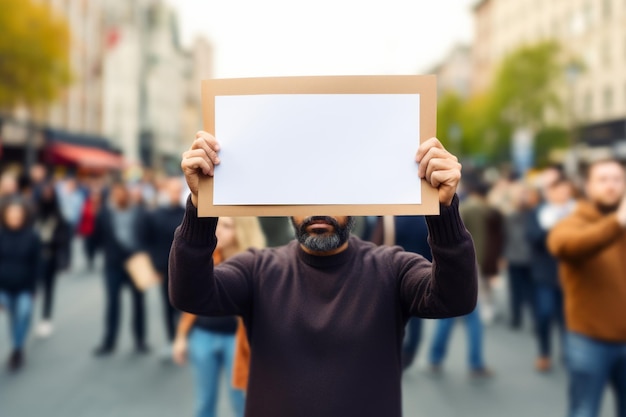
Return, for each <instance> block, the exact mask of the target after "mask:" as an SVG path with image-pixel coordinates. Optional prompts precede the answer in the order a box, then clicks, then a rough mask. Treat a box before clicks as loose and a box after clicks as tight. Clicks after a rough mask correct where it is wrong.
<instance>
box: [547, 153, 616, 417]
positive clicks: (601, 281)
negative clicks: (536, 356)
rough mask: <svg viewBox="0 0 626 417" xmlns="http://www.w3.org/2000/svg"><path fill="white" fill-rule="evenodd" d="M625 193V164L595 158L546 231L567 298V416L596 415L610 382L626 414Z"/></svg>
mask: <svg viewBox="0 0 626 417" xmlns="http://www.w3.org/2000/svg"><path fill="white" fill-rule="evenodd" d="M624 193H626V172H625V171H624V167H623V166H622V165H621V164H620V163H619V162H618V161H617V160H613V159H606V160H599V161H595V162H593V163H592V164H591V165H590V166H589V168H588V169H587V173H586V178H585V194H586V199H585V200H582V201H580V202H579V203H578V205H577V207H576V209H575V210H574V212H573V213H572V214H571V215H570V216H569V217H566V218H565V219H563V220H562V221H561V222H560V223H557V224H556V225H555V226H554V227H553V228H552V230H551V231H550V234H549V235H548V248H549V249H550V251H551V252H552V254H553V255H554V256H556V257H557V259H558V260H559V273H560V278H561V284H562V286H563V296H564V299H565V326H566V328H567V333H566V336H565V359H566V360H567V368H568V373H569V411H568V414H567V415H568V416H569V417H594V416H597V415H598V411H599V409H600V404H601V403H602V396H603V394H604V388H605V386H606V385H607V384H610V385H612V387H613V389H614V392H615V398H616V403H617V413H616V414H615V415H616V416H619V417H626V262H625V260H626V198H625V197H624Z"/></svg>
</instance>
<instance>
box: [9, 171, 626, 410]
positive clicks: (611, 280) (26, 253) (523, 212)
mask: <svg viewBox="0 0 626 417" xmlns="http://www.w3.org/2000/svg"><path fill="white" fill-rule="evenodd" d="M625 190H626V180H625V176H624V169H623V167H622V166H621V165H620V164H619V163H618V162H617V161H613V160H602V161H598V162H596V163H594V164H592V165H591V166H590V167H589V168H588V170H587V171H586V172H585V175H584V176H583V181H582V182H580V183H574V182H573V181H572V179H570V178H568V177H567V176H566V175H565V173H564V171H563V170H562V169H561V168H560V167H548V168H545V169H543V170H540V171H539V170H536V171H533V172H531V173H529V174H528V175H525V176H524V177H523V178H518V179H510V178H506V177H502V178H499V179H498V180H497V181H491V182H488V181H487V180H486V178H485V176H483V175H478V174H470V175H466V176H465V177H464V178H463V182H462V185H461V188H459V190H458V195H459V199H460V203H459V213H460V215H461V218H462V220H463V223H464V224H465V226H466V228H467V230H468V231H469V232H470V233H471V236H472V238H473V242H474V247H475V252H476V261H477V272H478V277H479V302H478V304H477V306H476V308H474V309H473V310H472V311H471V312H470V313H469V314H466V315H464V316H462V317H461V319H462V321H463V324H464V325H465V326H466V328H467V349H468V355H467V358H468V359H467V362H468V371H469V375H470V376H471V377H472V378H481V379H488V378H491V377H493V376H494V375H495V374H496V371H497V370H494V369H492V368H491V367H490V366H488V364H487V363H486V355H485V352H484V348H483V344H484V339H485V334H486V332H488V328H486V325H489V324H491V323H492V322H494V321H496V320H506V321H507V325H508V326H510V328H511V330H512V331H519V330H520V329H523V328H525V327H528V324H526V325H525V323H526V321H527V320H530V327H531V328H532V334H533V335H534V337H535V339H536V346H537V348H536V360H535V363H534V364H533V366H534V369H535V370H536V371H537V372H540V373H545V372H549V371H550V370H551V369H553V368H554V367H555V366H559V365H558V364H562V365H561V366H563V367H565V368H566V369H567V371H568V375H569V388H568V398H569V410H570V411H569V413H570V414H569V415H570V416H572V417H573V416H592V415H595V414H593V413H595V412H597V409H598V407H599V404H600V401H601V398H602V393H603V390H604V387H605V385H607V384H609V383H610V384H612V386H613V388H614V390H615V393H616V398H617V401H618V410H619V411H618V413H619V414H618V415H620V416H622V415H625V414H624V413H626V327H625V326H626V320H624V319H623V317H625V316H624V313H626V311H624V308H625V306H626V303H624V299H625V297H626V279H624V270H625V269H624V268H625V267H624V261H623V259H624V256H623V254H622V252H624V250H626V234H625V233H624V228H625V227H626V202H624V201H625V200H624V197H623V195H624V191H625ZM187 194H188V191H187V190H186V185H185V182H184V180H183V179H182V178H181V177H174V178H165V177H163V178H159V179H158V180H157V179H155V178H149V179H148V178H142V179H139V180H134V181H128V180H127V181H123V180H121V179H115V178H114V177H112V176H98V177H95V176H88V177H85V178H75V177H69V176H68V177H53V175H52V172H50V171H49V170H48V169H47V168H46V167H44V166H42V165H36V166H35V167H33V169H32V170H31V171H30V173H29V176H28V177H27V178H26V179H24V178H23V177H22V178H20V177H17V176H14V175H12V174H11V173H10V172H7V173H4V174H3V175H2V176H1V177H0V309H2V310H4V311H2V313H4V314H2V315H5V316H6V317H7V318H8V320H9V323H10V325H9V329H10V337H11V345H12V348H13V350H12V352H11V354H10V357H9V358H8V362H7V366H8V368H9V369H10V370H11V371H13V372H15V371H18V370H20V369H21V368H22V367H23V366H24V363H25V346H26V343H27V339H28V336H29V334H30V328H31V323H32V322H33V321H34V318H33V317H32V316H33V312H34V311H35V301H38V302H40V303H41V307H40V309H39V311H41V318H40V319H39V320H38V321H37V326H36V327H35V328H34V336H36V337H50V336H52V335H53V333H54V325H53V311H54V309H53V307H54V300H55V282H56V277H57V275H58V274H59V273H60V272H61V271H64V270H67V269H68V268H70V267H71V265H72V247H73V245H72V240H73V239H74V238H76V237H78V238H80V239H81V240H82V242H83V244H84V247H83V249H84V256H85V257H86V259H87V260H88V266H89V268H90V269H93V268H94V258H95V256H96V253H97V252H98V251H101V252H102V253H103V254H104V268H103V271H102V275H103V282H104V286H103V288H104V294H103V296H104V299H105V310H104V311H103V322H104V326H103V333H102V339H101V340H100V341H99V343H98V344H97V345H96V347H95V350H94V352H93V353H94V355H95V356H97V357H103V356H108V355H111V354H113V353H114V352H115V350H116V341H117V336H118V333H119V329H118V328H119V323H120V294H121V291H122V288H128V290H129V291H130V292H131V294H132V306H133V307H132V334H133V336H134V342H135V350H136V352H137V353H139V354H146V353H148V352H150V346H149V344H148V337H147V331H146V320H147V318H146V313H145V309H146V306H145V300H144V298H145V295H144V292H143V290H142V289H141V288H139V287H138V286H137V285H136V284H135V282H134V278H133V277H132V276H131V273H130V272H129V270H128V268H127V265H126V262H127V261H128V259H129V258H130V257H131V256H132V255H133V254H136V253H139V252H146V253H148V254H149V256H150V259H151V261H152V264H153V267H154V269H155V270H156V271H157V273H158V274H159V276H160V278H161V284H160V285H161V293H162V304H163V323H164V325H165V330H166V331H165V334H166V337H167V341H166V345H165V347H164V348H163V351H162V352H161V353H162V355H163V356H164V357H168V358H171V359H172V360H173V361H174V362H175V363H178V364H181V365H183V364H185V363H187V362H189V363H190V365H191V366H190V367H191V369H192V371H193V372H192V375H193V380H194V384H195V387H196V388H197V391H196V398H197V406H196V410H197V416H199V417H200V416H213V415H215V413H216V407H217V405H216V403H217V387H218V386H219V385H220V381H219V377H220V375H226V376H227V377H228V378H229V384H230V385H231V387H232V388H231V391H230V393H229V396H230V399H231V403H232V407H233V410H234V412H235V414H236V415H237V416H242V415H243V413H244V403H245V393H244V390H245V387H246V384H247V378H248V375H247V372H248V371H247V367H248V366H249V365H248V363H249V355H250V352H249V346H248V343H247V338H246V331H245V328H244V327H243V324H242V321H241V320H238V319H237V317H235V316H224V317H204V316H201V315H196V314H191V313H182V314H180V312H179V311H177V310H176V309H175V308H174V307H173V306H172V304H171V303H170V298H169V295H168V283H169V281H170V279H169V276H168V275H169V274H168V256H169V253H170V247H171V244H172V240H173V238H174V233H175V230H176V229H177V228H178V227H179V225H180V224H181V222H182V221H183V217H184V215H185V201H186V196H187ZM353 220H354V225H353V226H354V227H353V229H352V232H353V234H355V235H357V236H359V237H360V238H361V239H363V240H366V241H371V242H373V243H375V244H377V245H399V246H401V247H403V248H404V250H406V251H408V252H413V253H417V254H419V255H422V256H423V257H424V258H426V259H428V260H432V252H431V247H430V245H429V241H428V238H429V226H428V225H427V221H426V220H425V218H424V217H423V216H395V217H393V216H382V217H357V218H354V219H353ZM292 230H293V229H292V224H291V222H290V221H289V220H288V219H287V218H277V217H268V218H259V219H256V218H228V217H224V218H220V220H219V223H218V225H217V229H216V234H217V237H218V243H217V248H216V250H215V252H214V253H213V261H214V263H215V264H216V265H217V264H218V263H220V262H222V261H224V260H226V259H228V258H230V257H232V256H234V255H236V254H238V253H241V252H243V251H245V250H247V249H249V248H263V247H275V246H281V245H285V244H287V243H288V242H289V241H291V240H292V239H293V237H294V235H293V231H292ZM503 284H506V287H507V288H508V291H509V292H508V297H507V300H508V306H507V308H508V310H507V311H501V310H499V309H498V306H497V305H496V303H495V301H494V299H495V295H494V292H495V291H497V290H498V288H500V287H501V286H502V285H503ZM35 294H37V295H38V296H37V297H36V298H35ZM423 320H424V319H422V318H419V317H412V318H411V319H410V320H408V322H407V325H406V328H405V333H404V343H403V349H402V368H403V369H405V370H406V369H408V368H409V367H411V366H412V364H413V363H414V362H415V358H416V357H417V355H418V350H419V347H420V344H421V341H422V339H423V338H422V328H423ZM457 320H458V319H456V318H443V319H439V320H437V322H436V324H435V327H434V333H433V337H432V340H431V342H430V345H429V346H428V353H427V362H428V364H429V370H430V372H433V373H435V374H438V373H440V372H442V371H443V364H444V359H445V356H446V351H447V346H448V342H449V340H450V334H451V332H452V330H453V327H454V324H455V323H456V321H457ZM555 340H556V341H558V343H557V345H556V346H553V344H554V341H555ZM530 365H531V364H529V366H530ZM242 375H243V377H242ZM230 378H232V379H233V380H232V381H230ZM242 380H243V382H242Z"/></svg>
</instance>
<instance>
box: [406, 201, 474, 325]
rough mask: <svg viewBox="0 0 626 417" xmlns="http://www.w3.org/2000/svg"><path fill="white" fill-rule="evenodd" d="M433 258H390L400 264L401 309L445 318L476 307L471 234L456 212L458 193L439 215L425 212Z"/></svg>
mask: <svg viewBox="0 0 626 417" xmlns="http://www.w3.org/2000/svg"><path fill="white" fill-rule="evenodd" d="M426 223H427V225H428V231H429V238H428V241H429V244H430V247H431V249H432V255H433V262H432V264H429V263H428V262H425V261H424V260H422V261H418V260H416V259H415V257H411V258H409V257H408V256H407V255H408V254H407V253H406V252H398V253H397V254H396V257H398V256H406V257H407V259H406V260H407V261H408V262H394V264H396V265H398V267H399V268H401V270H400V271H398V274H399V276H400V279H401V286H400V288H401V290H400V291H401V299H402V303H403V307H404V310H405V312H407V313H408V314H409V315H414V316H419V317H424V318H446V317H455V316H462V315H465V314H469V313H471V312H472V311H473V310H474V308H475V307H476V301H477V296H478V278H477V265H476V254H475V251H474V244H473V242H472V238H471V236H470V234H469V232H468V231H467V229H466V228H465V226H464V225H463V221H462V220H461V216H460V214H459V201H458V197H456V196H455V197H454V200H453V202H452V204H451V205H450V206H449V207H443V206H442V207H441V214H440V215H439V216H427V217H426Z"/></svg>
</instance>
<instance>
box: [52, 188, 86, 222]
mask: <svg viewBox="0 0 626 417" xmlns="http://www.w3.org/2000/svg"><path fill="white" fill-rule="evenodd" d="M57 193H58V198H59V205H60V207H61V213H62V214H63V217H64V218H65V221H66V222H67V223H68V224H69V225H70V227H71V228H72V232H73V231H75V230H76V228H77V227H78V222H79V221H80V215H81V211H82V208H83V204H84V200H85V197H84V194H83V192H82V190H81V189H80V187H79V186H78V181H77V180H76V178H73V177H67V178H65V179H64V180H62V181H59V183H58V185H57Z"/></svg>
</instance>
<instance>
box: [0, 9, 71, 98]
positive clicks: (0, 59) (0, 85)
mask: <svg viewBox="0 0 626 417" xmlns="http://www.w3.org/2000/svg"><path fill="white" fill-rule="evenodd" d="M0 10H2V12H0V28H2V36H0V109H10V108H12V107H14V106H16V105H18V104H25V105H28V106H33V105H38V104H45V103H48V102H50V101H52V100H54V99H55V98H57V97H58V95H59V93H60V92H61V91H62V89H63V88H64V87H66V86H67V85H68V84H69V83H70V81H71V71H70V63H69V48H70V30H69V27H68V24H67V22H66V21H65V20H63V19H62V18H60V17H59V16H57V15H55V14H54V12H53V11H52V10H51V8H50V6H48V5H47V4H45V2H39V1H34V0H0Z"/></svg>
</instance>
